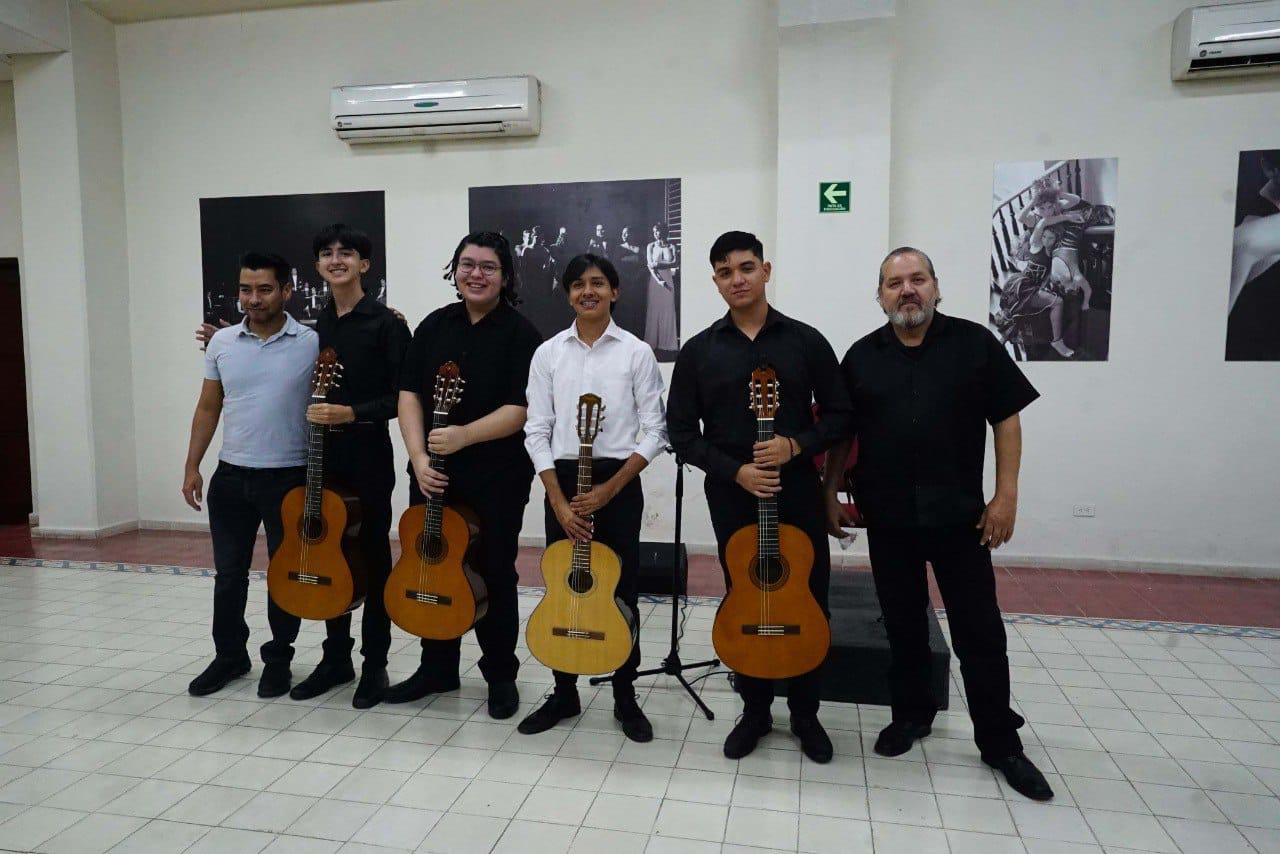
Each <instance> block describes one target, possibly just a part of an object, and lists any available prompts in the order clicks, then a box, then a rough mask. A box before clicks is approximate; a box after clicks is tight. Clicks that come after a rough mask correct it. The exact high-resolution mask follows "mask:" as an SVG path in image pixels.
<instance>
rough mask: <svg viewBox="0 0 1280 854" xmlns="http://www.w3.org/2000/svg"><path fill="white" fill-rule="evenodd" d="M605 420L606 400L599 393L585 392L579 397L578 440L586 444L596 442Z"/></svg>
mask: <svg viewBox="0 0 1280 854" xmlns="http://www.w3.org/2000/svg"><path fill="white" fill-rule="evenodd" d="M602 421H604V401H602V400H601V399H600V395H598V394H584V395H583V396H582V397H580V398H578V441H579V442H581V443H582V444H584V445H590V444H591V443H593V442H595V440H596V436H597V435H598V434H599V433H600V423H601V422H602Z"/></svg>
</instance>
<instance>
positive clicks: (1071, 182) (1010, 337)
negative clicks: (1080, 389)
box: [989, 158, 1118, 362]
mask: <svg viewBox="0 0 1280 854" xmlns="http://www.w3.org/2000/svg"><path fill="white" fill-rule="evenodd" d="M1117 166H1118V161H1117V160H1116V159H1115V158H1092V159H1079V160H1060V161H1052V162H1047V161H1039V160H1034V161H1023V162H1010V163H997V164H996V168H995V182H994V186H993V193H992V196H993V211H992V214H991V282H990V288H991V293H990V312H989V325H990V327H991V330H992V332H994V333H995V335H996V337H998V338H999V339H1000V340H1001V342H1002V343H1003V344H1004V346H1005V348H1006V349H1007V350H1008V351H1009V354H1010V355H1011V356H1012V357H1013V358H1014V359H1016V360H1018V361H1031V362H1035V361H1053V360H1059V361H1060V360H1072V361H1105V360H1106V359H1107V354H1108V351H1109V349H1110V337H1111V270H1112V256H1113V251H1114V246H1115V224H1116V207H1115V200H1116V183H1117V172H1118V169H1117Z"/></svg>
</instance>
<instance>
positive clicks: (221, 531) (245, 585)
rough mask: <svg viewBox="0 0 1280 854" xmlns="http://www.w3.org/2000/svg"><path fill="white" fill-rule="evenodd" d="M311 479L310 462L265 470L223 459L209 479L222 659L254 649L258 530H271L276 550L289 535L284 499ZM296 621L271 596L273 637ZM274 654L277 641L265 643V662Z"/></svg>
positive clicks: (216, 638) (216, 629)
mask: <svg viewBox="0 0 1280 854" xmlns="http://www.w3.org/2000/svg"><path fill="white" fill-rule="evenodd" d="M306 480H307V470H306V467H305V466H297V467H291V468H261V469H260V468H245V467H244V466H237V465H232V464H231V463H226V462H219V463H218V468H217V469H216V470H215V471H214V473H213V477H211V478H210V479H209V492H208V496H207V502H208V507H209V533H210V534H211V535H212V538H213V567H214V572H215V575H214V580H213V645H214V649H215V650H216V654H217V656H218V657H219V658H240V657H241V656H244V655H246V654H247V653H248V645H249V625H248V623H246V622H245V621H244V608H245V604H246V602H247V601H248V598H249V567H250V565H251V564H252V563H253V547H254V544H255V543H256V542H257V539H258V528H259V527H265V528H266V529H267V550H268V551H269V552H270V553H271V554H275V551H276V549H277V548H279V547H280V543H281V541H282V540H283V539H284V531H283V529H282V527H281V524H280V502H281V500H283V499H284V496H285V493H287V492H288V491H289V490H291V489H293V488H294V487H295V486H301V485H302V484H304V483H306ZM290 619H293V618H292V617H290V616H289V615H288V614H286V613H285V612H284V611H281V610H280V609H279V608H277V607H275V603H273V602H271V601H270V599H268V601H267V621H268V622H269V623H270V625H271V634H272V637H276V636H278V635H279V634H280V633H281V632H287V630H288V622H287V621H288V620H290ZM294 631H295V632H296V631H297V630H296V628H295V630H294ZM274 652H275V650H274V648H273V645H272V642H268V643H266V644H264V645H263V647H262V660H263V661H267V662H269V661H271V660H272V659H273V653H274ZM285 660H286V661H287V660H288V659H285Z"/></svg>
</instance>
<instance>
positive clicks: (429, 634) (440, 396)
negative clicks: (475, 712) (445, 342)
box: [385, 362, 489, 640]
mask: <svg viewBox="0 0 1280 854" xmlns="http://www.w3.org/2000/svg"><path fill="white" fill-rule="evenodd" d="M465 384H466V381H465V380H463V379H462V378H461V377H460V376H459V373H458V366H457V365H456V364H455V363H453V362H445V363H444V364H443V365H441V366H440V370H439V371H438V372H437V373H436V388H435V395H434V397H435V400H434V401H433V404H434V405H433V407H432V409H433V411H432V415H431V429H433V430H434V429H435V428H437V427H444V426H445V425H446V424H447V423H448V418H449V411H450V410H451V409H453V407H454V406H455V405H456V404H457V403H458V400H459V399H460V398H461V397H462V389H463V386H464V385H465ZM444 467H445V458H444V457H442V456H440V455H439V454H436V453H432V454H431V468H433V469H435V470H436V471H438V472H443V471H444ZM399 530H400V548H401V553H400V559H399V560H398V561H396V565H395V566H394V567H392V569H391V575H390V577H388V579H387V587H386V591H385V601H386V604H387V614H389V615H390V617H391V620H392V622H394V623H395V624H396V625H397V626H399V627H400V628H402V629H404V630H405V631H406V632H408V633H409V634H411V635H417V636H418V637H420V638H431V639H432V640H452V639H453V638H459V637H462V636H463V635H464V634H466V633H467V631H468V630H469V629H470V628H471V627H472V626H474V625H475V624H476V621H477V620H479V619H480V618H481V617H483V616H484V614H485V611H486V609H487V608H488V606H489V593H488V591H487V590H486V588H485V584H484V579H482V578H481V577H480V576H479V575H478V574H476V572H475V571H474V570H473V569H472V568H471V562H472V549H473V546H474V544H475V541H476V539H477V537H479V535H480V525H479V522H478V521H477V519H476V516H475V514H474V513H473V512H471V510H470V509H468V508H466V507H462V506H459V505H456V504H448V505H446V504H445V502H444V500H443V498H442V497H441V496H439V495H432V494H430V493H427V501H426V503H425V504H417V505H414V506H413V507H410V508H409V509H408V510H406V511H404V515H403V516H401V517H400V528H399Z"/></svg>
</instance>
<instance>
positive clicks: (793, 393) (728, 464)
mask: <svg viewBox="0 0 1280 854" xmlns="http://www.w3.org/2000/svg"><path fill="white" fill-rule="evenodd" d="M764 365H768V366H770V367H772V368H773V369H774V371H775V372H776V373H777V376H778V382H779V387H778V404H779V405H778V411H777V412H776V413H775V415H774V432H775V433H776V434H777V435H779V436H789V437H791V438H793V439H795V440H796V441H797V442H798V443H799V445H800V450H801V456H802V457H808V456H811V455H812V454H815V453H818V452H821V451H823V450H826V449H827V448H829V447H831V445H833V444H835V443H836V442H837V441H839V440H840V439H842V438H844V437H846V436H848V435H849V432H850V429H851V427H850V413H849V397H848V393H847V392H846V391H845V387H844V384H843V383H842V382H841V381H840V369H839V366H838V365H837V364H836V355H835V352H834V351H833V350H832V349H831V345H830V344H828V343H827V339H825V338H823V337H822V333H820V332H818V330H816V329H814V328H813V327H812V326H808V325H806V324H804V323H801V322H800V321H798V320H793V319H791V318H790V317H787V316H786V315H785V314H783V313H782V312H780V311H776V310H775V309H773V308H770V309H769V314H768V316H767V317H766V318H765V322H764V326H763V327H762V328H761V329H760V331H759V332H758V333H757V334H756V337H755V340H752V339H750V338H748V337H747V336H746V335H744V334H743V333H742V330H740V329H738V327H737V326H736V325H734V323H733V320H732V318H731V317H730V315H728V314H726V315H725V316H724V317H722V318H720V319H719V320H717V321H716V322H715V323H713V324H711V326H709V327H707V328H706V329H704V330H703V331H702V332H699V333H698V334H697V335H695V336H694V337H693V338H692V339H691V340H690V341H689V343H687V344H685V345H684V347H683V348H681V350H680V355H679V356H678V357H677V358H676V366H675V371H674V373H673V374H672V376H671V394H670V396H669V398H668V400H667V429H668V432H669V433H670V438H671V444H672V446H673V447H674V448H675V449H676V453H677V454H679V455H680V456H681V457H683V458H684V460H685V461H686V462H689V463H692V464H693V465H695V466H697V467H698V468H700V469H702V470H703V471H705V472H707V474H708V475H710V476H712V477H715V478H719V479H720V480H727V481H732V480H733V479H734V477H735V476H736V475H737V473H738V469H739V468H741V467H742V466H743V465H744V464H745V463H749V462H751V458H752V452H751V447H752V445H754V444H755V442H756V415H755V412H754V411H753V410H752V409H751V394H750V388H749V382H750V379H751V372H752V371H754V370H755V369H756V368H758V367H761V366H764ZM814 401H817V403H818V406H819V408H820V410H821V413H822V417H821V418H820V419H815V418H814V416H813V403H814ZM699 422H701V424H699ZM805 464H806V465H811V463H805Z"/></svg>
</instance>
